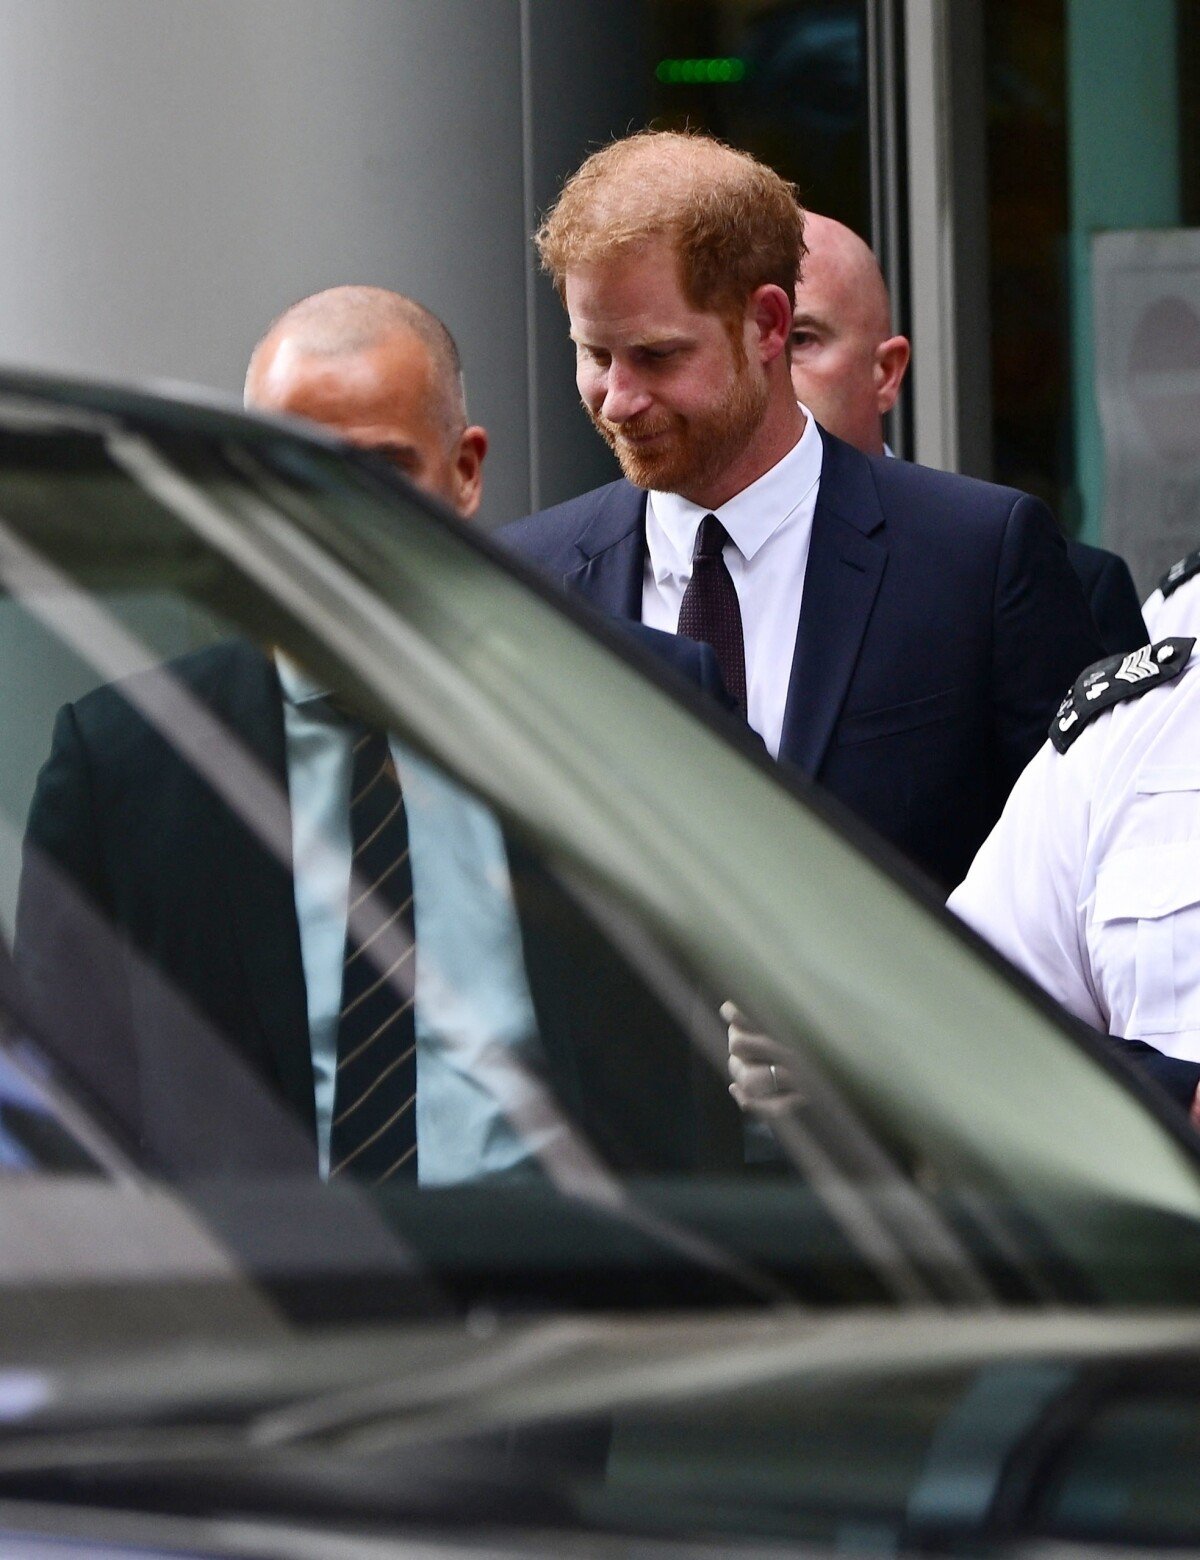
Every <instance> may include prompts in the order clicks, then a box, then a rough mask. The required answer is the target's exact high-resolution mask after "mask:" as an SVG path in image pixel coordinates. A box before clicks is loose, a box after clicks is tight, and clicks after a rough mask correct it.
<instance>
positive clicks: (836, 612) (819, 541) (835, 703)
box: [779, 429, 887, 775]
mask: <svg viewBox="0 0 1200 1560" xmlns="http://www.w3.org/2000/svg"><path fill="white" fill-rule="evenodd" d="M821 439H822V444H823V449H822V459H821V484H820V488H819V489H818V493H817V504H816V510H815V513H814V515H813V528H812V540H811V542H810V544H809V550H808V566H807V569H806V570H805V575H804V597H803V601H802V603H801V607H800V626H799V629H798V631H797V634H796V649H795V654H794V656H793V659H792V673H791V678H790V680H789V683H788V697H787V706H786V709H785V712H784V718H783V735H782V740H781V743H780V750H779V756H780V758H786V759H789V760H790V761H791V762H792V763H794V764H797V765H799V767H800V768H801V769H803V770H804V771H805V773H806V774H809V775H816V774H817V773H818V771H819V770H820V767H821V764H822V762H823V761H824V758H825V753H826V751H827V749H828V747H829V741H830V738H831V736H832V735H833V728H834V725H835V724H836V722H837V718H838V715H839V713H840V711H841V708H842V705H843V704H844V703H845V699H846V694H847V691H848V690H849V687H850V679H851V676H852V674H853V672H854V666H855V662H856V661H857V659H858V653H859V649H860V648H861V645H862V640H863V635H864V634H865V632H866V628H867V623H868V621H869V619H870V616H871V609H872V608H873V606H874V604H875V597H876V593H877V592H878V590H879V582H880V580H881V579H882V578H883V570H884V566H885V564H886V563H887V546H886V543H885V541H884V538H883V536H882V535H879V534H873V533H879V532H880V531H882V529H883V524H884V519H883V510H882V509H881V507H880V504H879V495H878V493H877V492H876V490H875V483H874V480H873V479H872V476H871V468H870V463H869V462H868V461H867V459H866V457H865V456H864V455H861V454H860V453H859V452H858V451H857V450H853V449H851V448H850V446H849V445H847V444H843V443H842V442H841V440H840V439H835V438H834V437H833V436H832V435H831V434H828V433H826V432H825V430H824V429H822V430H821Z"/></svg>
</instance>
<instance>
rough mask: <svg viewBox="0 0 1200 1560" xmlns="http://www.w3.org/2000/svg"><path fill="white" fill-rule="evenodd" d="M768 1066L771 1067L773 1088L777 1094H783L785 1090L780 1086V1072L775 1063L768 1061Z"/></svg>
mask: <svg viewBox="0 0 1200 1560" xmlns="http://www.w3.org/2000/svg"><path fill="white" fill-rule="evenodd" d="M767 1067H768V1068H769V1069H770V1073H771V1088H772V1089H773V1090H774V1092H775V1093H776V1094H782V1093H783V1090H782V1089H781V1088H780V1087H779V1073H778V1071H777V1070H776V1067H775V1063H774V1062H768V1063H767Z"/></svg>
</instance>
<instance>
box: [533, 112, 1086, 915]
mask: <svg viewBox="0 0 1200 1560" xmlns="http://www.w3.org/2000/svg"><path fill="white" fill-rule="evenodd" d="M803 225H804V215H803V212H802V211H801V209H800V207H799V205H798V204H797V201H796V197H795V191H794V190H793V189H792V187H791V186H790V185H788V184H787V183H785V182H784V180H782V179H780V178H779V177H778V176H777V175H776V174H774V173H773V172H772V171H771V170H770V169H768V168H766V167H764V166H763V165H762V164H761V163H759V162H757V161H755V159H754V158H752V157H750V156H747V155H746V154H745V153H742V152H737V151H734V150H732V149H731V148H729V147H727V146H724V145H722V144H721V143H719V142H717V141H714V140H712V139H710V138H708V137H705V136H699V135H690V134H677V133H673V132H643V133H641V134H639V135H635V136H631V137H629V138H627V139H625V140H622V141H617V142H614V143H612V144H611V145H609V146H607V147H605V148H604V149H603V150H601V151H599V152H597V153H595V154H594V155H593V156H592V157H589V158H588V160H587V161H586V162H585V163H584V164H583V165H582V167H581V168H580V169H579V170H578V171H577V172H576V173H575V174H574V175H573V176H572V177H571V178H570V179H568V181H567V183H566V185H565V186H564V188H563V191H562V193H561V195H560V197H559V199H558V201H557V203H556V205H555V206H554V208H553V209H552V210H551V212H550V213H549V215H548V217H547V218H546V220H545V222H544V223H543V225H542V227H541V229H540V231H539V233H538V235H537V245H538V249H539V253H540V255H541V259H542V264H543V266H544V267H545V268H546V270H548V271H549V273H550V275H551V277H552V278H553V280H554V284H555V286H556V288H557V290H558V293H559V296H560V297H561V298H562V300H563V302H564V304H565V306H566V310H567V314H568V316H569V318H570V324H571V338H572V340H573V341H574V343H575V350H576V383H577V385H578V388H579V393H580V395H581V397H582V399H583V403H584V407H585V409H586V410H587V412H588V415H589V416H590V417H591V419H592V421H593V423H594V424H595V426H596V428H597V430H598V432H599V433H600V435H601V437H602V438H603V439H604V440H605V441H606V442H607V443H608V444H609V446H610V447H611V448H612V450H613V451H614V453H615V454H616V456H617V459H618V461H619V462H620V465H621V469H622V471H623V473H624V478H623V480H621V481H619V482H616V483H613V484H611V485H610V486H608V487H604V488H600V489H598V490H597V491H595V492H592V493H587V494H584V495H583V496H582V497H581V498H577V499H573V500H571V501H570V502H568V503H566V504H561V505H559V506H558V507H557V508H555V509H551V510H547V511H545V512H543V513H541V514H538V515H534V516H531V517H529V518H527V519H525V520H522V521H519V522H518V523H517V524H516V525H514V526H510V527H508V528H507V530H506V532H505V533H503V534H504V537H505V539H506V540H507V542H508V543H509V544H510V545H511V546H512V547H513V548H514V549H516V550H517V551H519V552H521V553H523V554H524V555H525V556H527V557H528V558H530V559H532V560H534V561H536V562H538V563H539V564H541V565H542V567H543V568H545V569H547V570H548V571H550V572H551V573H553V574H555V575H557V577H558V578H560V579H561V580H563V582H564V583H565V584H566V585H567V586H568V588H571V589H574V590H578V591H580V592H582V593H583V594H584V595H586V596H588V597H589V598H590V599H591V600H592V601H593V602H594V603H595V604H596V605H598V606H600V607H601V608H604V609H606V610H608V611H610V612H613V613H615V614H617V615H618V616H621V617H625V618H633V619H637V618H640V619H642V621H644V622H646V623H649V624H652V625H653V626H655V627H658V628H666V629H671V630H677V631H678V632H680V633H682V634H685V635H687V636H688V637H691V638H697V639H703V640H707V641H708V642H709V643H711V644H712V645H713V646H714V648H715V649H716V651H717V655H718V658H719V659H720V661H721V664H722V671H723V673H724V676H725V681H726V684H727V686H728V687H729V689H730V691H731V692H733V693H734V694H735V695H736V696H737V697H738V698H739V700H740V701H741V703H742V707H743V708H744V709H745V710H746V711H747V714H748V718H749V720H750V723H751V725H752V726H754V727H755V729H756V730H757V731H759V732H760V733H761V735H762V736H763V738H764V740H765V742H766V744H767V746H768V748H769V749H770V751H771V752H772V753H773V754H776V755H777V756H778V757H780V758H781V759H785V760H789V761H791V762H792V763H793V764H796V765H797V766H798V767H800V768H801V769H803V770H804V771H806V772H807V773H808V774H810V775H812V776H814V777H815V778H816V779H817V780H818V781H820V782H821V783H822V784H823V785H825V786H826V787H827V788H828V789H829V790H830V791H831V792H833V793H834V794H835V795H837V796H839V797H840V798H841V799H842V800H843V801H844V802H845V803H846V804H847V805H849V806H850V807H851V808H853V809H854V810H855V811H856V812H857V813H858V814H859V815H860V816H861V817H863V818H865V819H866V820H867V821H868V822H869V823H871V824H872V825H873V826H874V827H875V828H876V829H877V830H878V831H879V832H880V833H881V834H883V835H884V836H885V837H887V838H888V839H890V840H891V841H892V842H893V843H894V844H895V845H896V846H898V847H899V848H900V849H901V850H902V851H903V852H904V853H905V854H906V855H907V856H908V857H909V858H910V859H911V860H913V861H915V862H916V863H918V864H919V865H920V866H921V867H922V868H923V869H924V870H925V871H926V872H927V873H928V874H929V875H930V876H931V877H933V878H934V879H935V880H937V881H938V882H940V883H941V884H943V885H945V886H947V887H948V886H950V885H952V884H954V883H956V882H957V881H958V880H959V879H960V878H961V877H962V875H963V874H964V873H965V871H966V868H967V866H968V865H969V863H970V861H971V858H972V857H973V855H974V853H975V851H976V849H977V848H978V846H979V844H980V843H981V842H982V840H983V839H984V837H985V836H986V834H987V833H988V830H989V829H990V828H991V826H992V824H993V823H994V822H995V820H996V818H997V817H998V816H999V813H1000V810H1001V808H1002V806H1003V804H1004V799H1005V797H1006V796H1007V794H1008V791H1009V789H1010V787H1011V786H1012V784H1013V782H1014V781H1015V780H1016V778H1017V776H1018V775H1019V774H1020V772H1021V770H1022V769H1023V768H1024V766H1025V764H1026V763H1027V762H1028V760H1029V759H1030V758H1031V757H1032V755H1033V753H1034V752H1035V751H1036V749H1037V747H1038V745H1039V744H1040V742H1041V741H1042V739H1043V737H1044V736H1045V732H1046V728H1047V726H1048V725H1049V722H1050V719H1051V717H1052V715H1053V714H1054V711H1055V709H1056V707H1057V705H1058V702H1059V700H1060V699H1061V697H1062V694H1063V691H1064V689H1065V688H1067V687H1068V686H1069V685H1070V683H1071V681H1072V679H1073V678H1074V677H1075V676H1076V674H1077V673H1078V672H1079V671H1080V670H1081V669H1082V668H1083V667H1084V666H1086V665H1087V664H1088V663H1089V662H1090V661H1093V660H1095V659H1096V658H1097V657H1098V656H1099V655H1100V653H1101V649H1102V647H1101V645H1100V643H1099V641H1098V639H1097V637H1096V634H1095V630H1094V628H1093V625H1092V623H1091V620H1090V618H1089V615H1088V611H1087V607H1086V605H1085V603H1084V600H1083V597H1082V594H1081V592H1080V588H1079V584H1078V581H1077V580H1076V579H1075V577H1074V575H1073V573H1072V571H1071V568H1070V565H1069V564H1068V562H1067V558H1066V554H1065V551H1064V548H1063V542H1062V538H1061V537H1060V535H1059V534H1058V531H1057V528H1056V527H1055V525H1054V522H1053V520H1052V518H1051V516H1050V514H1049V512H1048V511H1047V509H1046V508H1045V506H1044V505H1043V504H1041V503H1040V502H1039V501H1037V500H1036V499H1033V498H1030V497H1029V496H1028V495H1026V494H1022V493H1018V492H1015V491H1013V490H1011V489H1007V488H1000V487H995V486H993V485H991V484H987V483H982V482H975V481H971V480H969V479H967V478H965V477H959V476H953V475H949V474H947V473H944V472H935V471H930V470H926V469H924V468H921V467H917V466H912V465H909V464H907V463H906V462H902V461H891V460H884V459H882V458H872V457H869V456H866V455H863V454H861V453H860V452H859V451H858V450H855V449H853V448H851V447H850V446H849V445H847V444H844V443H843V442H842V441H841V440H839V439H836V438H834V437H832V436H831V435H829V434H828V433H826V432H825V431H824V430H822V429H821V428H820V427H819V426H818V425H817V423H816V421H815V420H814V419H813V418H812V417H811V415H810V414H809V413H808V412H807V411H806V409H805V408H804V407H803V406H802V405H800V404H799V403H798V402H797V400H796V397H795V394H794V392H793V389H792V385H791V380H790V377H789V351H790V341H791V334H792V313H793V307H794V303H795V290H796V279H797V269H798V257H800V256H802V255H803V253H804V235H803Z"/></svg>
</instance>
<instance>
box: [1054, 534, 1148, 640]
mask: <svg viewBox="0 0 1200 1560" xmlns="http://www.w3.org/2000/svg"><path fill="white" fill-rule="evenodd" d="M1067 557H1068V558H1069V559H1070V560H1071V567H1072V568H1073V569H1074V570H1075V573H1076V574H1077V575H1078V576H1079V583H1080V584H1081V585H1082V586H1083V594H1084V597H1085V599H1086V600H1087V604H1088V606H1089V607H1090V608H1091V613H1092V617H1093V618H1094V619H1095V623H1096V628H1097V630H1098V631H1099V634H1100V638H1101V639H1102V640H1103V641H1104V653H1105V655H1127V654H1128V653H1129V651H1130V650H1137V649H1138V648H1139V647H1140V646H1141V645H1147V644H1149V643H1150V635H1149V634H1148V633H1147V632H1146V625H1145V623H1144V622H1143V621H1142V604H1141V602H1140V601H1139V600H1138V594H1137V589H1136V588H1135V586H1134V583H1133V575H1132V574H1130V572H1129V565H1128V564H1127V563H1126V562H1125V560H1124V558H1121V557H1118V555H1117V554H1116V553H1113V552H1106V551H1105V550H1104V548H1103V547H1092V546H1091V545H1090V544H1089V543H1087V542H1077V541H1076V540H1075V538H1074V537H1068V538H1067Z"/></svg>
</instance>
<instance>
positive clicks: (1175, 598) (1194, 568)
mask: <svg viewBox="0 0 1200 1560" xmlns="http://www.w3.org/2000/svg"><path fill="white" fill-rule="evenodd" d="M1142 620H1143V622H1144V623H1145V625H1146V632H1147V633H1148V634H1149V635H1150V638H1151V639H1165V638H1166V637H1167V635H1168V634H1196V635H1200V551H1197V552H1194V553H1189V554H1188V555H1187V557H1186V558H1181V559H1180V560H1179V562H1178V563H1173V564H1172V565H1171V567H1170V568H1169V569H1168V570H1167V572H1166V573H1165V574H1164V575H1163V577H1162V579H1161V580H1159V582H1158V587H1157V589H1156V590H1154V591H1152V592H1151V594H1150V595H1149V596H1147V597H1146V604H1145V606H1143V608H1142Z"/></svg>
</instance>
